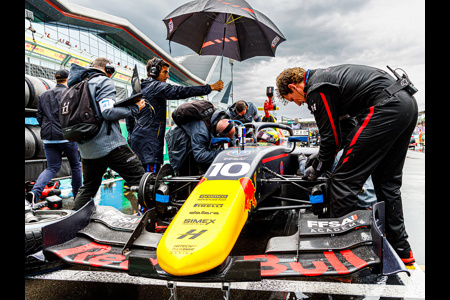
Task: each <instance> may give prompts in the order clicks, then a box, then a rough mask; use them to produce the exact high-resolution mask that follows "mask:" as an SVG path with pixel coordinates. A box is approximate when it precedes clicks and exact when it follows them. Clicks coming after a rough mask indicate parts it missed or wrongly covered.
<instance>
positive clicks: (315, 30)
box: [67, 0, 425, 118]
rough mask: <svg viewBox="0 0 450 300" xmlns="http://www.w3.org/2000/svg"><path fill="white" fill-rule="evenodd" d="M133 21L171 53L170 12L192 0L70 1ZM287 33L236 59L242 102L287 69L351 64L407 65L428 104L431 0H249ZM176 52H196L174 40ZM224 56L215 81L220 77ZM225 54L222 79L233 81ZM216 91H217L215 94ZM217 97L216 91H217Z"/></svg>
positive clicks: (285, 112)
mask: <svg viewBox="0 0 450 300" xmlns="http://www.w3.org/2000/svg"><path fill="white" fill-rule="evenodd" d="M67 1H68V2H70V3H74V4H78V5H81V6H85V7H88V8H92V9H95V10H99V11H102V12H105V13H109V14H112V15H115V16H118V17H121V18H125V19H127V20H128V21H130V22H131V23H132V24H133V25H134V26H135V27H137V28H138V29H139V30H140V31H142V32H143V33H144V34H146V35H147V36H148V37H149V38H150V39H151V40H153V41H154V42H155V43H156V44H157V45H158V46H160V47H161V48H162V49H163V50H165V51H166V52H167V53H169V44H168V41H167V40H166V27H165V25H164V23H163V21H162V19H163V18H164V17H165V16H167V15H168V14H169V13H171V12H172V11H173V10H174V9H175V8H177V7H178V6H180V5H182V4H184V3H187V2H189V1H187V0H166V1H161V0H158V1H156V0H131V1H123V0H95V1H92V0H67ZM230 2H231V1H230ZM247 2H248V3H249V4H250V5H251V6H252V7H253V8H254V9H257V10H259V11H260V12H262V13H264V14H265V15H266V16H267V17H268V18H269V19H271V20H272V21H273V23H274V24H275V25H276V26H277V27H278V28H279V29H280V31H281V32H282V33H283V34H284V36H285V38H286V41H285V42H283V43H281V44H280V45H279V46H278V48H277V52H276V54H275V56H276V57H270V58H269V57H255V58H250V59H248V60H245V61H242V62H238V61H235V63H234V68H233V75H234V101H237V100H241V99H242V100H246V101H250V102H253V103H254V104H255V105H256V106H257V107H258V106H260V107H262V106H263V103H264V101H265V100H266V99H267V97H266V95H265V93H266V87H267V86H274V87H276V83H275V79H276V77H277V76H278V74H280V72H282V71H283V70H284V69H286V68H290V67H297V66H298V67H302V68H304V69H316V68H322V67H328V66H333V65H338V64H344V63H352V64H363V65H369V66H374V67H378V68H381V69H384V70H386V71H387V69H386V65H389V66H390V67H392V68H394V69H395V68H402V69H404V70H405V71H406V72H407V73H408V75H409V77H410V79H411V81H412V82H413V83H414V85H415V86H416V87H417V88H418V89H419V91H418V92H417V93H416V94H415V97H416V99H417V102H418V104H419V111H422V110H425V1H423V0H395V1H393V0H370V1H369V0H340V1H338V0H308V1H306V0H274V1H267V0H249V1H247ZM171 48H172V53H171V55H172V56H180V55H186V54H191V53H193V51H192V50H190V49H189V48H187V47H185V46H182V45H179V44H176V43H171ZM219 69H220V61H219V64H218V65H217V67H216V70H215V73H214V74H213V76H212V78H211V80H210V83H213V82H215V81H217V80H218V79H219ZM230 71H231V69H230V65H229V62H228V59H224V64H223V75H222V80H223V81H224V83H225V84H227V83H228V82H229V81H230V80H231V72H230ZM214 93H215V92H213V93H212V94H211V96H214ZM211 98H212V97H211ZM273 100H274V102H275V104H277V105H278V106H279V108H280V110H279V111H278V112H277V113H276V115H277V117H278V118H280V117H281V116H286V117H289V118H295V117H298V118H312V117H313V115H312V114H311V113H310V112H309V110H308V109H307V107H306V106H302V107H299V106H297V105H296V104H294V103H290V104H288V105H287V106H283V104H281V103H280V102H279V101H278V100H277V99H276V97H274V99H273Z"/></svg>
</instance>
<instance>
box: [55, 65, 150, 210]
mask: <svg viewBox="0 0 450 300" xmlns="http://www.w3.org/2000/svg"><path fill="white" fill-rule="evenodd" d="M114 72H115V67H114V65H113V64H112V63H111V62H110V61H109V60H108V59H107V58H104V57H98V58H96V59H94V61H93V62H92V63H91V65H90V66H89V67H88V68H85V67H81V66H78V65H76V64H72V65H71V68H70V75H69V78H68V81H67V83H68V87H69V88H68V89H67V90H66V91H65V95H64V94H63V96H62V99H61V107H60V120H61V124H66V123H67V122H66V121H65V120H66V118H68V119H71V118H72V119H73V115H74V114H75V112H76V111H81V110H85V111H86V112H85V113H84V115H92V114H94V115H95V116H96V118H97V119H99V120H100V122H99V124H98V126H97V127H98V128H97V129H95V130H93V133H92V132H91V133H89V134H88V135H81V136H82V138H81V139H79V140H77V143H78V148H79V149H80V156H81V161H82V165H83V185H82V186H81V187H80V189H79V190H78V195H77V196H76V197H75V199H74V203H73V207H72V209H73V210H78V209H80V208H81V207H83V205H85V204H86V203H87V202H89V200H90V199H91V198H93V197H94V196H95V194H96V193H97V191H98V188H99V187H100V184H101V182H102V176H103V174H104V173H105V171H106V169H107V168H108V167H109V168H111V169H112V170H114V171H116V172H117V173H118V174H119V175H120V176H121V177H122V178H123V179H124V180H125V181H126V184H127V185H128V186H132V185H139V182H140V180H141V177H142V175H143V174H144V173H145V171H144V169H143V167H142V165H141V164H140V163H139V159H138V158H137V156H136V154H135V153H134V152H133V151H132V150H131V149H130V147H129V146H128V145H127V142H126V140H125V138H124V137H123V135H122V134H121V132H120V125H119V120H120V119H123V118H126V117H129V116H132V115H134V116H137V115H138V113H139V111H140V110H141V109H142V108H143V107H144V105H145V103H144V100H140V101H139V102H137V103H136V104H132V105H130V106H127V107H114V103H115V102H116V88H115V85H114V82H113V81H112V80H111V76H112V75H113V74H114ZM72 87H74V88H73V89H71V88H72ZM75 87H77V88H79V89H80V90H81V91H83V90H86V91H87V93H78V94H77V93H76V91H74V89H75ZM74 95H81V96H82V95H85V96H82V99H74ZM86 97H87V98H89V99H88V100H91V101H92V102H91V103H90V105H84V107H80V106H82V104H83V103H89V101H88V100H86V99H85V98H86ZM75 102H78V103H79V104H80V105H79V107H76V106H75V105H74V104H73V103H75ZM70 116H72V117H70ZM86 124H87V123H81V121H80V123H79V124H75V125H79V126H78V127H76V126H74V127H72V129H73V130H72V131H77V132H79V131H82V130H81V129H82V128H87V127H89V126H88V125H89V124H88V125H86ZM83 125H86V126H84V127H83ZM62 126H63V131H64V126H66V125H62ZM65 128H66V129H67V128H71V127H65ZM66 132H67V130H66Z"/></svg>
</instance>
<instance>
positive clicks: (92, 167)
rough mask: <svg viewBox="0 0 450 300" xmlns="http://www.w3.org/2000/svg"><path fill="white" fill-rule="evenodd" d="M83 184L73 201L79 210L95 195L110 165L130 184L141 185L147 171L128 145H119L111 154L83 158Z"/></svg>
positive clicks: (75, 208)
mask: <svg viewBox="0 0 450 300" xmlns="http://www.w3.org/2000/svg"><path fill="white" fill-rule="evenodd" d="M81 162H82V165H83V185H82V186H81V187H80V189H79V190H78V194H77V196H76V198H75V200H74V202H73V207H72V209H73V210H78V209H80V208H81V207H83V205H85V204H86V203H87V202H89V200H90V199H91V198H93V197H95V194H97V191H98V189H99V187H100V185H101V183H102V176H103V174H104V173H105V171H106V169H107V168H108V167H109V168H111V169H112V170H114V171H116V172H117V173H119V175H120V176H121V177H122V178H123V179H124V180H125V181H126V183H127V185H128V186H132V185H139V182H140V181H141V177H142V175H144V173H145V171H144V168H143V167H142V164H141V162H140V161H139V159H138V157H137V156H136V154H135V153H134V152H133V150H131V149H130V147H128V146H127V145H125V146H119V147H117V148H116V149H114V150H113V151H111V152H110V153H109V154H107V155H105V156H103V157H100V158H97V159H82V160H81Z"/></svg>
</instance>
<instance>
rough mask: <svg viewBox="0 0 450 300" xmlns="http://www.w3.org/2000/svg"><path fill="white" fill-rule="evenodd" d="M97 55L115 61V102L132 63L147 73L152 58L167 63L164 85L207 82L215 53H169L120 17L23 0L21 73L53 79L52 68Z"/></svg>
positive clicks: (53, 0) (56, 0)
mask: <svg viewBox="0 0 450 300" xmlns="http://www.w3.org/2000/svg"><path fill="white" fill-rule="evenodd" d="M99 56H102V57H107V58H108V59H110V60H111V61H113V63H114V64H115V65H116V72H115V73H114V75H113V76H112V79H113V81H114V83H115V85H116V90H117V99H118V100H120V99H123V98H126V97H128V96H129V95H130V94H131V85H130V79H131V74H132V69H133V68H134V66H135V65H136V66H137V68H138V72H139V77H140V78H144V77H147V75H146V70H145V65H146V63H147V61H148V60H149V59H151V58H153V57H158V58H161V59H163V60H165V61H166V62H167V63H169V65H170V66H171V68H170V78H169V80H168V82H169V83H171V84H176V85H183V86H190V85H204V84H207V83H208V81H209V79H210V77H211V74H212V72H213V70H214V67H215V66H216V64H217V57H206V56H205V57H200V56H199V55H197V54H195V55H191V56H190V57H178V58H176V57H172V56H170V55H169V54H168V53H166V52H165V51H164V50H162V49H161V48H160V47H159V46H158V45H156V44H155V43H154V42H153V41H152V40H151V39H150V38H148V37H147V36H146V35H145V34H143V33H142V32H141V31H139V30H138V29H137V28H136V27H135V26H133V24H131V23H130V22H129V21H128V20H126V19H123V18H120V17H117V16H113V15H110V14H106V13H103V12H100V11H96V10H92V9H88V8H86V7H82V6H79V5H75V4H72V3H70V2H67V1H64V0H25V74H28V75H32V76H36V77H43V78H47V79H51V80H53V79H54V73H55V72H56V70H58V69H61V68H65V69H69V68H70V65H71V64H72V63H76V64H79V65H82V66H86V65H88V64H89V63H90V62H91V61H92V60H93V59H95V58H96V57H99ZM174 104H175V105H177V104H178V102H176V103H174ZM169 109H170V106H169ZM168 115H169V114H168Z"/></svg>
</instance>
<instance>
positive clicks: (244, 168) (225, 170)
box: [208, 162, 250, 177]
mask: <svg viewBox="0 0 450 300" xmlns="http://www.w3.org/2000/svg"><path fill="white" fill-rule="evenodd" d="M224 164H225V163H215V164H212V165H211V167H210V168H211V172H210V173H209V176H208V177H215V176H217V175H218V174H219V172H220V175H222V176H226V177H239V176H243V175H245V174H247V173H248V171H249V170H250V164H249V163H246V162H232V163H228V164H225V165H224ZM234 166H240V168H237V167H235V168H233V167H234ZM232 168H233V169H232Z"/></svg>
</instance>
